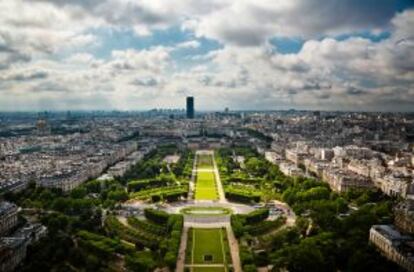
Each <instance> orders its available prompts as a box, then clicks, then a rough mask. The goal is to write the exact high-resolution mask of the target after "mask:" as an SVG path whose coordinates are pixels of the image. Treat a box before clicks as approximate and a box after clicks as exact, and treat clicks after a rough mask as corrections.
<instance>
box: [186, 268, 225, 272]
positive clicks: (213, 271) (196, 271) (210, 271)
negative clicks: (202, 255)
mask: <svg viewBox="0 0 414 272" xmlns="http://www.w3.org/2000/svg"><path fill="white" fill-rule="evenodd" d="M224 271H225V270H224V267H194V268H193V272H224Z"/></svg>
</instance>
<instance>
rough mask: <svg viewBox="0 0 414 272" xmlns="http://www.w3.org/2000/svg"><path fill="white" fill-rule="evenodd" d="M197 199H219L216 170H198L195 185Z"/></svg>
mask: <svg viewBox="0 0 414 272" xmlns="http://www.w3.org/2000/svg"><path fill="white" fill-rule="evenodd" d="M195 199H196V200H217V199H218V192H217V188H216V179H215V176H214V172H201V171H198V172H197V181H196V185H195Z"/></svg>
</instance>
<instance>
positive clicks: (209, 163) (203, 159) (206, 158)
mask: <svg viewBox="0 0 414 272" xmlns="http://www.w3.org/2000/svg"><path fill="white" fill-rule="evenodd" d="M197 167H198V168H203V169H206V168H208V169H212V168H213V157H212V156H211V155H198V156H197Z"/></svg>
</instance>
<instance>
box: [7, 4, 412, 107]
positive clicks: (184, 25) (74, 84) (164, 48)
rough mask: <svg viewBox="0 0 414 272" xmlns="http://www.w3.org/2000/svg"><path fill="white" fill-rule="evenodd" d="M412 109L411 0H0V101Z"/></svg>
mask: <svg viewBox="0 0 414 272" xmlns="http://www.w3.org/2000/svg"><path fill="white" fill-rule="evenodd" d="M186 96H194V97H195V107H196V110H223V109H224V108H225V107H228V108H230V110H286V109H292V108H293V109H298V110H300V109H307V110H343V111H347V110H350V111H413V109H414V1H413V0H363V1H361V0H174V1H173V0H163V1H161V0H135V1H131V0H71V1H67V0H0V111H32V110H34V111H43V110H148V109H152V108H184V107H185V97H186Z"/></svg>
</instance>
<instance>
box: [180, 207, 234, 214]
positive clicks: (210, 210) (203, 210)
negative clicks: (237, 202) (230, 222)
mask: <svg viewBox="0 0 414 272" xmlns="http://www.w3.org/2000/svg"><path fill="white" fill-rule="evenodd" d="M180 212H181V213H182V214H188V215H192V216H220V215H222V216H226V215H230V214H232V212H233V211H232V210H231V209H229V208H223V207H197V206H194V207H187V208H184V209H181V211H180Z"/></svg>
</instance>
